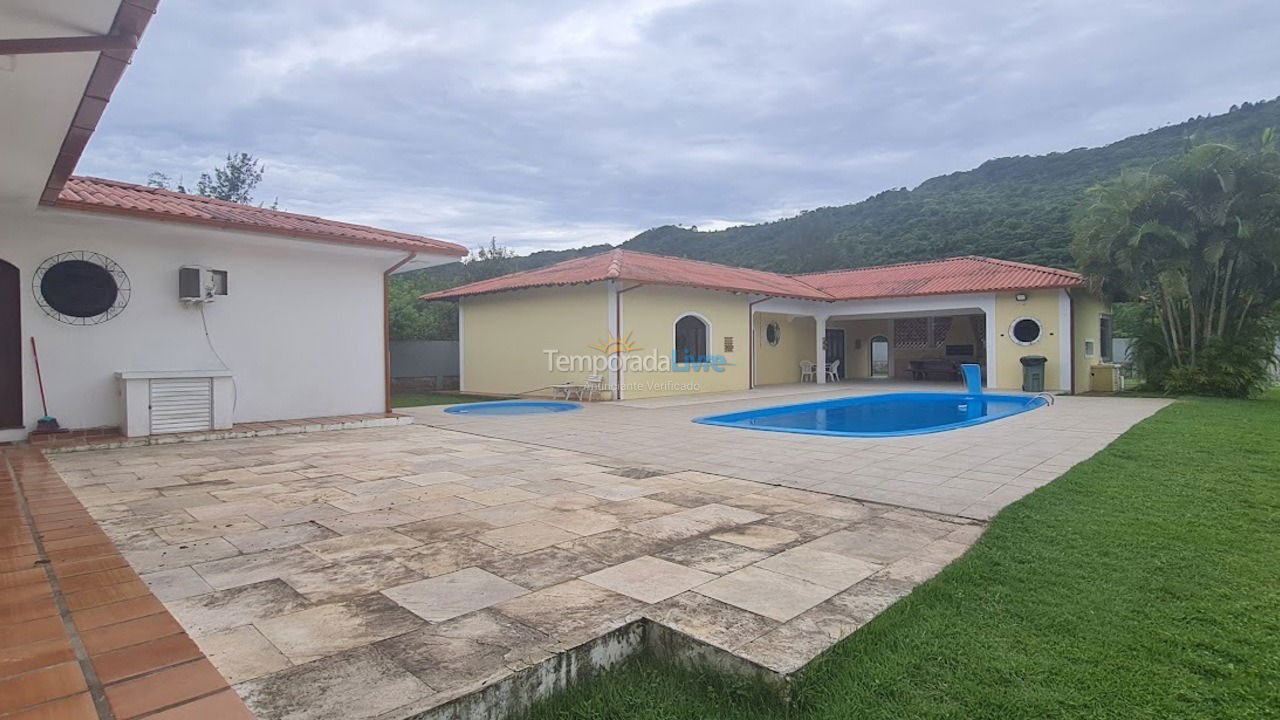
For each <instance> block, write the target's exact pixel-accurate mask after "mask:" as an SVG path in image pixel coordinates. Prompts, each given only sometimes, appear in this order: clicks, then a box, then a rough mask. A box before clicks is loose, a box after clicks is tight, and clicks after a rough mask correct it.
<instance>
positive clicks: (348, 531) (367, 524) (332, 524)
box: [316, 509, 422, 535]
mask: <svg viewBox="0 0 1280 720" xmlns="http://www.w3.org/2000/svg"><path fill="white" fill-rule="evenodd" d="M420 519H422V518H418V517H415V516H413V515H406V514H405V513H403V512H400V511H398V510H394V509H390V510H370V511H369V512H362V513H352V514H350V515H341V516H339V517H334V518H326V519H323V520H317V521H316V522H318V523H320V524H321V525H323V526H325V527H327V528H329V529H330V530H333V531H334V532H337V533H341V534H343V535H355V534H357V533H362V532H367V531H369V530H377V529H378V528H387V527H395V526H397V525H407V524H409V523H411V522H413V521H414V520H420Z"/></svg>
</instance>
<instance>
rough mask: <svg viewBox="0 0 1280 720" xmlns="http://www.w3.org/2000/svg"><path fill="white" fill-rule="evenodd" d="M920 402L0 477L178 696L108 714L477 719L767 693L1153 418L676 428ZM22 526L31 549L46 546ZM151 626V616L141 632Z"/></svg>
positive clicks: (320, 443) (607, 416)
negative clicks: (605, 699)
mask: <svg viewBox="0 0 1280 720" xmlns="http://www.w3.org/2000/svg"><path fill="white" fill-rule="evenodd" d="M940 387H942V386H938V385H934V384H923V383H920V384H890V383H877V384H874V385H841V386H838V387H824V388H817V387H815V386H812V385H810V386H780V387H772V388H767V389H762V390H760V391H755V392H751V393H735V394H725V395H717V396H703V397H698V398H689V397H683V398H664V399H652V400H639V401H631V402H622V403H599V404H589V405H587V406H586V407H584V408H583V409H582V410H580V411H575V412H571V413H561V414H555V415H548V416H516V417H487V418H484V417H475V416H460V415H448V414H445V413H444V412H443V408H441V407H431V408H415V409H411V410H406V411H405V412H407V413H409V414H411V415H412V416H414V417H415V418H416V420H417V422H416V423H415V424H413V425H401V426H394V427H377V428H369V429H353V430H335V431H329V432H314V433H305V434H292V435H285V434H277V435H272V436H262V437H246V438H239V439H225V440H214V441H208V442H193V443H177V444H166V445H153V446H149V447H133V448H122V449H113V450H91V451H82V452H71V453H53V454H50V455H48V461H47V462H45V459H44V457H35V456H31V455H30V454H31V453H36V451H35V450H31V449H28V450H23V451H22V452H24V453H27V454H28V455H26V456H24V457H27V458H28V459H27V460H24V463H25V464H19V463H16V462H14V461H13V460H14V459H13V457H12V455H10V467H11V468H12V469H13V470H15V471H18V473H17V475H15V477H13V478H10V482H11V486H12V488H14V490H15V492H16V493H17V494H18V496H22V495H24V494H25V495H26V496H28V497H34V495H32V493H34V492H36V491H35V490H34V488H36V485H34V484H32V483H33V482H34V481H36V480H39V481H40V482H42V483H44V485H43V486H41V487H42V488H43V489H41V490H39V493H40V494H41V495H42V496H47V497H50V498H56V502H55V503H54V504H53V508H54V509H56V511H57V512H58V513H59V519H61V518H62V517H63V516H66V517H69V516H70V515H69V514H74V513H82V514H83V515H84V519H83V520H82V521H77V523H78V527H83V528H84V532H85V533H87V536H93V537H98V538H101V537H102V536H103V534H105V538H107V539H109V540H110V542H105V541H103V540H101V539H99V540H98V545H101V552H102V553H104V554H106V555H110V554H111V553H115V552H117V551H118V553H119V555H118V556H115V557H118V558H119V561H118V562H117V563H116V565H115V566H113V567H117V568H118V567H119V566H120V564H122V563H124V562H127V563H128V567H127V568H124V569H123V570H112V571H111V572H113V573H116V574H118V575H121V577H122V578H123V579H122V580H119V582H123V583H124V584H125V585H127V586H128V588H129V589H130V590H131V592H132V593H133V594H132V595H131V596H130V597H129V598H128V599H119V598H116V597H114V596H106V595H102V594H101V593H98V594H95V595H94V596H93V598H89V597H88V596H86V597H85V599H86V600H92V601H93V602H94V603H100V604H101V609H95V610H94V612H95V613H96V614H98V615H102V616H103V617H112V618H114V617H116V616H117V615H119V616H120V617H122V618H123V617H126V616H127V617H128V618H132V617H135V616H138V618H139V619H138V620H137V621H133V620H128V622H129V623H131V625H130V627H132V625H138V626H139V628H140V634H139V633H135V634H136V635H137V637H132V636H131V637H130V638H126V639H124V640H120V641H119V642H118V643H117V645H119V644H120V643H124V647H123V648H122V649H121V650H119V651H118V652H121V653H124V654H127V655H130V657H132V655H138V654H143V655H145V656H146V658H145V659H147V660H148V661H154V662H151V664H150V665H146V666H145V667H143V666H142V665H138V666H137V667H135V666H133V665H130V666H129V667H128V668H126V669H125V670H121V671H120V672H127V673H130V674H136V675H137V677H138V678H139V680H138V681H137V682H138V683H140V684H141V685H145V684H146V683H147V682H151V683H152V684H157V685H159V686H162V687H158V688H155V689H154V690H153V689H151V688H149V687H148V688H143V690H147V691H148V692H151V693H152V694H154V693H155V692H159V691H164V692H169V693H175V692H176V693H179V694H180V695H181V696H182V697H179V696H178V695H173V696H172V697H170V695H165V696H163V697H159V696H157V697H152V696H151V695H146V696H145V697H140V699H139V702H142V701H144V700H145V701H146V702H150V703H152V705H150V706H148V707H147V708H143V707H142V706H138V707H137V708H136V709H131V710H130V711H129V712H125V713H123V715H122V714H121V713H119V712H117V713H116V716H117V717H125V716H130V717H132V716H135V715H136V716H147V713H148V712H149V711H150V708H152V707H165V706H167V705H172V704H173V703H175V702H179V701H180V700H182V699H183V698H185V697H200V698H202V700H201V702H212V700H213V699H218V700H219V701H220V702H223V703H224V704H227V703H226V701H228V700H234V699H235V697H236V695H238V696H239V698H242V699H243V701H244V703H245V704H246V705H247V706H248V708H249V710H251V711H252V712H253V713H254V714H256V715H257V716H258V717H259V718H261V720H309V719H315V720H320V719H321V718H334V717H342V718H344V719H350V720H362V719H366V718H380V719H382V720H403V719H404V718H410V717H414V718H417V717H432V718H445V717H448V718H462V717H501V716H503V715H504V714H506V713H509V712H510V711H512V710H518V709H519V708H520V707H521V706H522V703H523V702H525V701H526V700H528V699H530V698H536V697H538V696H540V695H542V694H544V693H545V692H546V691H548V689H555V688H559V687H563V685H564V684H565V683H566V682H568V681H570V680H572V679H573V678H574V677H578V676H581V675H582V674H586V673H587V672H588V671H589V670H590V669H591V668H598V667H607V666H609V665H611V664H613V663H615V662H617V661H618V660H620V659H622V658H624V657H626V656H627V654H629V653H630V652H634V651H635V650H637V649H638V648H639V647H655V646H657V647H661V648H662V649H663V650H664V651H666V652H670V653H674V654H676V655H681V654H683V655H684V656H693V657H696V658H698V659H699V660H700V661H708V660H711V661H713V662H716V663H718V664H720V665H721V666H722V667H725V666H728V667H732V668H737V669H741V668H748V669H750V671H751V672H757V671H758V672H760V673H764V674H765V675H768V676H770V677H779V678H781V677H785V676H786V675H788V674H790V673H793V672H795V671H796V670H798V669H800V668H801V667H803V666H804V665H805V664H806V663H807V662H809V660H811V659H812V658H813V657H815V656H816V655H817V654H818V653H820V652H822V651H823V650H825V649H827V648H829V647H830V646H831V645H832V644H834V643H835V642H837V641H839V640H840V639H842V638H844V637H846V636H848V635H849V634H850V633H852V632H854V631H855V630H856V629H857V628H859V627H861V626H862V625H864V624H865V623H867V622H868V621H870V620H871V619H872V618H874V617H875V616H876V615H877V614H878V613H879V612H880V611H882V610H883V609H884V608H886V607H888V606H889V605H891V604H892V603H893V602H895V601H896V600H897V599H899V598H901V597H903V596H904V595H906V594H908V593H910V592H911V590H912V589H913V588H914V587H915V586H916V585H918V584H919V583H921V582H924V581H925V580H927V579H928V578H930V577H932V576H933V575H935V574H936V573H937V572H939V571H940V570H941V569H942V568H944V567H945V566H946V565H947V564H948V563H950V562H951V561H952V560H953V559H955V558H956V557H958V556H959V555H961V554H963V553H964V552H965V551H966V550H967V549H968V548H969V547H970V546H971V545H972V544H973V543H974V542H976V541H977V539H978V538H979V537H980V535H981V533H982V532H983V530H984V529H985V527H986V522H985V519H986V518H988V517H990V516H991V515H993V514H994V513H995V512H997V511H998V510H999V508H1001V507H1003V506H1005V505H1007V504H1008V503H1010V502H1013V501H1014V500H1016V499H1017V498H1018V497H1021V496H1022V495H1024V494H1025V493H1027V492H1030V491H1031V490H1032V489H1034V488H1035V487H1039V486H1041V485H1043V484H1045V483H1047V482H1050V481H1051V480H1052V479H1054V478H1056V477H1057V476H1058V475H1060V474H1061V473H1062V472H1064V471H1065V470H1066V469H1067V468H1069V467H1070V466H1071V465H1073V464H1074V463H1076V462H1078V461H1080V460H1083V459H1085V458H1087V457H1088V456H1090V455H1092V454H1093V453H1094V452H1096V451H1097V450H1098V449H1100V448H1102V447H1103V446H1105V445H1106V444H1107V443H1109V442H1110V441H1111V440H1113V439H1114V438H1115V437H1116V436H1118V435H1119V434H1120V433H1121V432H1123V431H1124V430H1125V429H1127V428H1128V427H1129V426H1131V425H1132V424H1133V423H1134V422H1137V421H1138V420H1141V419H1142V418H1144V417H1147V416H1149V415H1150V414H1152V413H1154V412H1156V411H1157V410H1159V409H1160V408H1161V407H1163V406H1164V405H1166V404H1167V403H1166V402H1165V401H1161V400H1147V399H1121V398H1059V399H1058V402H1057V403H1056V404H1055V405H1054V406H1052V407H1046V408H1041V409H1038V410H1034V411H1031V412H1027V413H1023V414H1021V415H1017V416H1014V417H1011V418H1006V419H1003V420H999V421H996V422H993V423H989V424H986V425H982V426H977V427H973V428H966V429H962V430H956V431H951V432H947V433H941V434H935V435H921V436H912V437H907V438H891V439H874V440H864V439H856V438H836V437H823V436H811V435H793V434H786V433H772V432H758V431H751V430H742V429H737V428H724V427H713V426H704V425H696V424H694V423H692V422H689V420H690V419H691V418H693V417H697V416H700V415H706V414H710V413H717V412H729V411H733V410H740V409H746V408H749V407H760V406H764V405H773V404H780V403H784V402H803V401H806V400H817V399H827V398H831V397H839V396H847V395H851V394H867V393H872V392H889V391H900V390H908V391H909V390H916V391H921V390H937V389H939V388H940ZM948 389H953V388H948ZM55 471H56V472H55ZM24 474H25V479H24V477H23V475H24ZM68 489H69V490H70V492H68ZM72 493H74V495H73V494H72ZM28 502H30V500H28ZM78 508H79V509H78ZM34 509H36V510H39V508H34ZM40 522H41V520H40V517H39V516H38V515H37V517H36V525H37V526H36V527H35V529H34V530H33V531H32V537H33V538H37V539H38V538H40V537H44V538H45V539H46V540H48V539H49V538H50V537H51V536H50V535H48V533H46V532H43V531H41V530H40V528H39V527H38V525H39V523H40ZM15 537H17V536H15ZM14 547H18V546H17V545H15V546H14ZM22 547H26V546H25V545H22ZM76 547H79V546H78V545H77V546H76ZM19 549H21V548H19ZM59 550H61V549H60V548H59ZM62 551H63V552H66V551H65V550H62ZM29 554H30V553H28V555H29ZM28 555H17V556H14V557H12V558H9V559H10V560H12V561H13V562H11V563H10V566H11V567H12V572H13V573H19V574H23V577H25V575H26V574H32V573H28V571H27V570H24V569H22V568H25V567H26V565H24V564H23V561H24V558H27V557H28ZM55 560H56V558H55ZM60 572H61V570H59V569H58V568H57V567H55V573H60ZM134 573H136V575H135V574H134ZM125 576H127V577H125ZM114 577H115V576H114V575H113V576H112V578H114ZM11 579H13V580H16V579H20V578H18V575H13V576H12V577H8V576H4V577H0V581H7V580H11ZM35 580H39V578H33V580H32V581H33V582H34V581H35ZM36 584H38V583H36ZM144 584H145V587H146V590H147V591H148V592H147V593H143V594H139V593H142V585H144ZM99 595H102V596H101V597H99ZM67 597H70V596H69V595H68V596H67ZM76 600H77V601H78V600H79V597H77V598H76ZM140 603H141V604H143V605H145V606H146V607H141V605H139V604H140ZM135 606H138V607H135ZM16 607H17V606H15V608H16ZM22 607H26V606H25V605H23V606H22ZM94 607H95V608H96V607H97V606H96V605H95V606H94ZM124 611H128V612H124ZM76 612H77V610H76V609H75V607H72V608H71V610H70V614H69V615H68V616H67V620H68V624H67V625H66V626H67V627H68V628H71V629H73V630H74V629H75V627H77V626H76V623H77V622H78V620H77V618H78V616H77V615H76ZM122 612H123V613H124V614H121V613H122ZM129 613H133V614H132V615H130V614H129ZM48 614H49V613H48V612H45V613H44V614H43V615H41V617H44V616H45V615H48ZM156 618H158V620H157V619H156ZM167 618H171V619H169V620H168V622H160V621H161V620H165V619H167ZM151 621H154V622H160V624H161V625H163V630H161V631H157V632H153V633H151V634H147V633H146V632H141V630H145V628H143V627H142V626H143V625H146V623H147V622H151ZM6 627H7V625H6ZM110 627H112V628H114V627H115V626H114V625H113V626H110ZM82 629H83V628H82ZM10 634H12V633H10ZM112 637H113V638H114V635H113V636H112ZM187 638H190V639H189V640H188V639H187ZM156 644H159V645H164V646H166V647H167V645H168V644H173V645H175V646H176V647H179V648H180V649H181V650H182V651H183V653H182V654H181V656H180V657H177V656H175V657H172V658H170V657H168V656H163V654H162V653H156V652H150V651H148V650H147V648H149V647H151V646H152V645H156ZM0 645H3V643H0ZM19 647H20V649H21V648H23V647H26V646H24V645H21V643H19ZM112 647H114V646H112ZM197 648H198V650H197ZM35 649H39V647H36V648H35ZM91 650H92V648H91ZM81 660H82V662H83V663H87V664H86V665H85V668H86V669H91V668H97V669H98V670H99V672H107V673H113V672H117V671H116V670H115V669H114V666H112V665H108V664H103V663H100V661H99V660H98V659H97V657H96V656H92V655H91V656H90V657H86V658H82V659H81ZM160 661H162V662H160ZM69 662H74V661H69ZM165 663H169V664H173V663H177V665H174V667H177V668H181V669H185V670H184V671H186V670H190V669H192V668H196V669H204V670H205V671H206V672H205V675H209V672H211V671H212V670H211V669H212V668H216V671H217V673H218V674H220V676H221V678H219V677H217V676H209V677H204V676H202V678H201V680H202V682H203V683H204V684H201V685H199V686H198V687H196V686H194V685H192V684H191V683H186V684H182V683H167V682H162V680H163V678H164V677H165V676H164V674H163V673H161V672H158V671H157V670H155V669H153V668H152V666H153V665H155V666H157V667H158V666H163V665H164V664H165ZM735 663H736V664H735ZM117 664H118V663H117ZM726 664H727V665H726ZM14 669H15V670H17V671H18V672H19V673H20V674H18V675H16V676H14V678H13V680H14V682H19V685H16V686H15V687H21V686H24V685H22V683H21V680H22V678H23V677H24V675H23V674H22V671H21V669H20V668H14ZM171 672H177V670H173V671H171ZM112 677H114V676H112ZM110 681H111V678H106V679H105V680H104V682H107V683H109V682H110ZM131 682H132V681H131ZM223 682H225V683H229V684H230V686H231V687H232V688H233V689H234V691H235V695H232V694H230V693H228V692H226V691H225V687H226V685H225V684H220V683H223ZM92 690H93V688H90V691H92ZM80 692H82V693H83V690H81V691H80ZM111 692H112V691H111V686H110V685H109V684H108V686H107V695H108V697H107V701H108V702H109V703H112V704H114V702H113V701H112V698H111V696H110V694H111ZM86 695H88V696H92V695H93V693H92V692H89V693H87V694H86ZM77 697H84V696H83V695H82V696H77ZM477 698H479V699H477ZM24 702H27V701H25V700H24ZM42 707H44V706H41V705H33V710H38V709H40V708H42ZM232 707H234V710H229V709H228V708H232ZM99 709H101V708H99ZM83 710H84V714H83V717H86V718H92V717H94V716H98V717H102V715H101V713H98V712H95V708H93V707H89V706H86V707H85V708H83ZM232 711H234V712H243V708H240V707H239V706H237V705H234V704H227V707H225V708H220V709H218V710H217V711H216V712H212V711H211V712H208V713H204V714H201V713H200V712H199V711H198V710H196V709H195V708H193V712H189V713H187V714H181V715H178V714H173V717H191V718H197V717H211V718H214V717H217V718H220V717H230V716H231V715H228V713H229V712H232ZM0 712H2V711H0ZM164 712H168V710H165V711H162V712H161V713H160V714H157V715H156V717H157V718H160V717H161V716H162V715H163V713H164ZM219 713H221V714H219ZM171 714H172V713H171ZM68 717H70V716H68ZM76 717H81V715H76ZM163 717H165V718H168V717H169V716H168V715H163Z"/></svg>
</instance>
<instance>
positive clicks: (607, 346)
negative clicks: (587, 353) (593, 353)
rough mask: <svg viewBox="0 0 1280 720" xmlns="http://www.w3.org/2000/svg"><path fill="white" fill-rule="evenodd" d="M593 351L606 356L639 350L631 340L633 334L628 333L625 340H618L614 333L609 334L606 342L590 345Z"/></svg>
mask: <svg viewBox="0 0 1280 720" xmlns="http://www.w3.org/2000/svg"><path fill="white" fill-rule="evenodd" d="M587 347H589V348H591V349H592V350H599V351H600V352H602V353H604V354H605V355H621V354H622V353H627V352H631V351H632V350H639V348H638V347H636V344H635V343H634V342H632V340H631V333H627V336H626V337H625V338H616V337H614V336H613V333H609V337H608V339H607V340H605V341H604V342H600V343H596V344H595V345H588V346H587Z"/></svg>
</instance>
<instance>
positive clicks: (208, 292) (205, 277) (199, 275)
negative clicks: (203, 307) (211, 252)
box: [178, 265, 227, 303]
mask: <svg viewBox="0 0 1280 720" xmlns="http://www.w3.org/2000/svg"><path fill="white" fill-rule="evenodd" d="M226 294H227V271H226V270H214V269H212V268H207V267H200V266H197V265H185V266H183V267H181V268H178V299H179V300H181V301H182V302H185V303H203V302H213V299H214V298H215V297H216V296H218V295H226Z"/></svg>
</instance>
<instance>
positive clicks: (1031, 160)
mask: <svg viewBox="0 0 1280 720" xmlns="http://www.w3.org/2000/svg"><path fill="white" fill-rule="evenodd" d="M1273 126H1280V99H1276V100H1270V101H1265V102H1259V103H1244V104H1242V105H1241V106H1239V107H1233V108H1232V109H1231V110H1230V111H1229V112H1227V113H1225V114H1223V115H1212V116H1206V117H1198V118H1192V119H1190V120H1187V121H1186V122H1183V123H1179V124H1177V125H1170V126H1166V127H1163V128H1160V129H1158V130H1152V131H1150V132H1147V133H1143V134H1141V135H1134V136H1133V137H1129V138H1125V139H1124V140H1120V141H1119V142H1115V143H1112V144H1110V145H1107V146H1105V147H1099V148H1078V149H1076V150H1071V151H1069V152H1061V153H1051V154H1048V155H1035V156H1020V157H1008V158H999V159H996V160H989V161H987V162H985V163H983V164H982V165H980V166H979V167H977V168H975V169H973V170H966V171H964V172H956V173H952V174H950V175H943V176H940V177H935V178H932V179H930V180H926V181H925V182H923V183H921V184H920V185H919V186H918V187H916V188H915V189H913V190H907V189H898V190H886V191H885V192H882V193H880V194H878V195H875V196H874V197H871V198H868V199H866V200H863V201H862V202H858V203H854V204H852V205H842V206H839V207H824V208H818V209H816V210H810V211H807V212H803V213H801V214H800V215H797V216H795V217H791V218H786V219H783V220H776V221H774V222H769V223H763V224H759V225H743V226H739V227H733V228H729V229H726V230H719V231H715V232H699V231H696V230H691V229H687V228H681V227H676V226H671V225H668V226H665V227H659V228H654V229H652V230H646V231H645V232H642V233H640V234H639V235H637V236H635V237H634V238H632V239H630V240H628V241H626V242H625V243H623V244H622V247H625V248H627V249H630V250H642V251H645V252H652V253H659V254H663V255H676V256H680V257H687V258H695V259H700V260H710V261H713V262H721V263H726V264H730V265H742V266H747V267H755V268H761V269H765V270H773V271H778V272H810V271H817V270H830V269H838V268H846V267H862V266H867V265H882V264H885V263H892V262H901V261H906V260H925V259H933V258H939V257H948V256H954V255H990V256H992V257H999V258H1005V259H1008V260H1021V261H1024V262H1031V263H1038V264H1042V265H1053V266H1058V267H1066V268H1070V267H1071V265H1072V262H1071V255H1070V250H1069V248H1070V245H1071V218H1072V216H1073V215H1074V213H1075V212H1076V211H1077V209H1078V208H1079V206H1080V203H1081V201H1082V199H1083V194H1084V191H1085V190H1086V189H1087V188H1088V187H1089V186H1091V185H1093V184H1095V183H1097V182H1099V181H1102V180H1108V179H1111V178H1113V177H1115V176H1117V175H1118V174H1119V173H1120V171H1121V170H1122V169H1125V168H1146V167H1149V166H1150V165H1151V164H1153V163H1155V162H1157V161H1159V160H1162V159H1164V158H1168V157H1170V156H1173V155H1176V154H1178V153H1181V152H1182V151H1183V150H1184V149H1185V148H1186V147H1188V146H1189V145H1191V144H1198V143H1203V142H1225V143H1228V144H1232V145H1235V146H1237V147H1241V148H1244V147H1253V146H1255V145H1256V144H1257V143H1258V142H1259V139H1260V137H1261V135H1262V131H1263V130H1264V129H1265V128H1267V127H1273ZM499 242H501V239H499ZM608 247H609V246H607V245H599V246H594V247H589V248H579V249H575V250H561V251H545V252H538V253H534V254H532V255H528V256H522V257H512V258H501V259H499V260H498V261H496V262H478V263H471V264H470V266H469V267H468V266H467V265H464V264H462V263H452V264H449V265H443V266H440V267H438V268H430V269H428V270H422V271H419V272H415V273H406V274H405V275H404V276H400V277H398V278H397V280H396V282H395V284H394V285H393V287H392V293H393V321H392V330H393V336H397V337H447V336H448V333H452V332H456V330H455V329H454V327H453V321H452V317H451V313H450V312H449V311H446V310H445V309H444V308H440V307H439V306H436V307H430V306H425V307H424V304H423V303H417V302H415V301H414V298H416V297H417V296H418V295H420V294H422V293H425V292H428V291H431V290H437V289H443V288H448V287H454V286H456V285H461V284H463V283H466V282H471V281H473V280H478V279H483V278H485V277H492V276H493V275H498V274H503V273H507V272H515V271H517V270H529V269H533V268H538V267H544V266H546V265H551V264H553V263H557V262H561V261H563V260H568V259H570V258H573V257H578V256H581V255H584V254H594V253H597V252H601V251H604V250H606V249H608ZM395 316H399V317H395Z"/></svg>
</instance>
